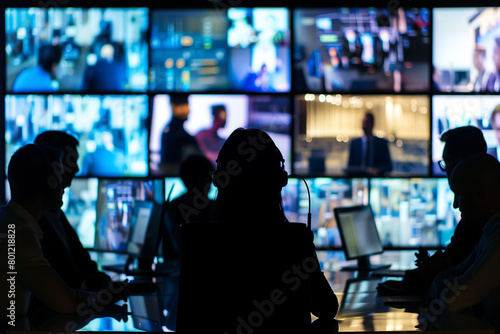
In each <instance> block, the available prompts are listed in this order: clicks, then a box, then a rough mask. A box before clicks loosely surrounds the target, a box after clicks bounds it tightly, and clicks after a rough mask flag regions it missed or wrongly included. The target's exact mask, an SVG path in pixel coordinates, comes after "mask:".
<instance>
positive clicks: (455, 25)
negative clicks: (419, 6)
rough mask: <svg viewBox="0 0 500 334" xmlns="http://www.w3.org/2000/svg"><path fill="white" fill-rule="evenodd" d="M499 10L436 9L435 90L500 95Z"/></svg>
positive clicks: (433, 63)
mask: <svg viewBox="0 0 500 334" xmlns="http://www.w3.org/2000/svg"><path fill="white" fill-rule="evenodd" d="M499 10H500V8H498V7H496V8H474V7H468V8H460V7H453V8H434V9H433V11H432V13H433V21H432V23H433V29H432V47H433V53H432V65H433V78H432V79H433V87H434V89H435V90H437V91H440V92H477V93H485V92H499V91H500V82H499V78H498V75H497V73H498V71H499V69H500V68H499V64H498V56H499V55H500V37H499V33H500V23H499V22H498V20H497V19H496V17H498V13H499Z"/></svg>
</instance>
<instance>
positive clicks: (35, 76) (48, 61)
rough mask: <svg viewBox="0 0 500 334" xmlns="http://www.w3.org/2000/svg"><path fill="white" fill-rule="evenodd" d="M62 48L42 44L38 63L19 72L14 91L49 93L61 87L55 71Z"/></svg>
mask: <svg viewBox="0 0 500 334" xmlns="http://www.w3.org/2000/svg"><path fill="white" fill-rule="evenodd" d="M61 57H62V49H61V47H60V46H59V45H51V44H42V45H40V47H39V48H38V64H37V65H36V66H35V67H33V68H29V69H25V70H23V71H21V73H19V75H18V76H17V78H16V80H15V81H14V85H13V86H12V91H13V92H14V93H49V92H55V91H57V89H58V88H59V87H58V85H57V84H56V82H55V81H53V79H54V77H55V71H56V68H57V65H58V64H59V62H60V61H61Z"/></svg>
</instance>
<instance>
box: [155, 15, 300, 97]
mask: <svg viewBox="0 0 500 334" xmlns="http://www.w3.org/2000/svg"><path fill="white" fill-rule="evenodd" d="M151 26H152V27H151V62H152V64H151V70H150V73H151V76H150V78H151V79H150V85H151V86H150V87H151V89H152V90H154V91H159V92H188V91H189V92H204V91H223V90H225V91H228V90H234V91H251V92H286V91H289V90H290V70H289V67H290V33H289V17H288V9H286V8H230V9H229V10H227V11H226V10H211V9H168V10H160V9H158V10H153V11H152V23H151Z"/></svg>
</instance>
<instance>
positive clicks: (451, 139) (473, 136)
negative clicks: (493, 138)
mask: <svg viewBox="0 0 500 334" xmlns="http://www.w3.org/2000/svg"><path fill="white" fill-rule="evenodd" d="M440 140H441V141H442V142H444V143H445V145H444V149H443V161H444V163H445V172H446V177H447V178H448V180H449V179H450V175H451V172H452V171H453V168H455V166H456V165H457V164H458V163H459V162H460V161H461V160H463V159H464V158H466V157H468V156H470V155H473V154H476V153H486V150H487V146H486V141H485V140H484V136H483V133H482V132H481V130H479V129H478V128H476V127H474V126H470V125H469V126H463V127H459V128H455V129H451V130H448V131H446V132H445V133H443V134H442V135H441V138H440Z"/></svg>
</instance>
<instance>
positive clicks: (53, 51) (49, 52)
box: [38, 44, 62, 73]
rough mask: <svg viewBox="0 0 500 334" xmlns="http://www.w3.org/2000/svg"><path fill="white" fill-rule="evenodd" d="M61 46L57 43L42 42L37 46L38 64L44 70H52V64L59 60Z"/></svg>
mask: <svg viewBox="0 0 500 334" xmlns="http://www.w3.org/2000/svg"><path fill="white" fill-rule="evenodd" d="M61 57H62V48H61V47H60V46H59V45H52V44H43V45H41V46H40V47H39V48H38V64H39V65H40V66H41V67H42V68H43V69H44V70H45V71H46V72H49V73H50V72H51V71H52V65H54V64H58V63H59V61H61Z"/></svg>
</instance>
